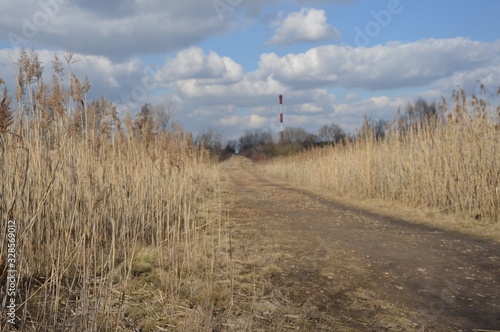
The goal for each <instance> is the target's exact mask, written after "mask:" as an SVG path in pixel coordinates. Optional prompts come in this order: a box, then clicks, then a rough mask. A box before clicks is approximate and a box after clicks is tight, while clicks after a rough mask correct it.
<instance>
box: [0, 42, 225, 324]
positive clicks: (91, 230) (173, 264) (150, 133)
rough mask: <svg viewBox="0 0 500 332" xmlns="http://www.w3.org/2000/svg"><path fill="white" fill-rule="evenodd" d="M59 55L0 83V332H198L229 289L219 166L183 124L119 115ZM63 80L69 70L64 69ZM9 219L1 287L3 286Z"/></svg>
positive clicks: (31, 61)
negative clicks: (11, 301) (45, 74)
mask: <svg viewBox="0 0 500 332" xmlns="http://www.w3.org/2000/svg"><path fill="white" fill-rule="evenodd" d="M74 62H75V59H74V58H73V56H72V55H71V53H67V54H66V67H67V74H68V76H66V74H65V73H64V70H63V64H62V63H61V61H59V60H58V59H57V58H56V59H55V60H54V62H53V66H54V71H55V74H54V75H53V77H52V80H51V84H47V83H45V82H44V80H43V78H42V71H43V68H42V67H41V64H40V62H39V60H38V56H37V54H36V53H35V52H33V51H31V52H25V51H22V52H21V55H20V58H19V63H18V67H19V72H18V73H17V81H18V87H17V91H16V92H15V95H14V96H11V95H9V93H8V91H7V88H6V87H5V84H4V82H3V80H2V81H0V102H1V107H0V151H1V152H0V168H1V171H0V214H1V218H2V225H6V224H7V221H8V220H15V221H16V222H17V232H16V235H17V238H16V241H17V252H16V254H17V255H16V264H17V265H16V267H17V270H18V271H19V274H18V277H19V278H18V281H17V294H16V295H17V305H18V309H17V312H16V314H17V319H16V324H15V325H11V324H9V323H7V322H6V315H5V314H4V313H5V311H4V310H2V317H1V320H0V322H1V326H0V330H1V331H7V330H9V329H11V330H20V331H166V330H167V329H168V330H207V329H209V326H215V325H216V324H217V322H216V317H217V315H216V313H217V312H221V311H223V309H222V308H225V307H228V304H229V301H230V299H231V289H230V287H229V286H230V282H229V268H228V266H229V265H228V259H227V255H226V253H227V249H228V248H227V238H226V234H227V233H226V232H225V231H224V223H222V218H221V215H220V211H219V210H218V206H219V202H218V195H219V192H218V181H219V180H218V173H217V166H216V165H215V164H214V163H213V162H212V161H211V160H210V158H209V156H208V154H207V152H206V151H205V150H204V149H198V148H195V147H194V145H193V144H192V137H191V136H190V135H189V134H187V133H185V132H184V131H183V130H182V128H180V127H178V128H172V129H171V130H159V129H158V124H157V123H155V121H154V120H153V118H152V117H151V114H147V112H146V113H141V115H140V116H138V117H137V118H136V119H134V120H132V119H131V118H130V117H127V119H126V121H125V126H126V127H127V131H126V132H127V134H125V133H124V130H122V129H121V123H120V121H119V119H118V117H117V113H116V110H115V108H114V106H113V105H112V103H111V102H109V101H107V100H105V99H104V98H101V99H99V100H95V101H93V102H92V103H89V102H88V101H87V91H88V90H89V88H90V85H89V83H88V82H87V80H85V81H84V82H83V83H80V82H79V81H78V79H77V78H76V77H75V76H74V75H73V74H72V72H71V64H72V63H74ZM64 77H68V79H64ZM6 236H7V232H6V227H3V228H2V230H1V232H0V243H2V246H1V248H0V258H1V259H0V273H1V274H0V276H1V280H0V282H1V285H2V290H1V292H0V295H1V301H2V308H4V305H5V300H6V294H5V292H4V285H5V284H6V273H5V272H6V269H7V267H6V265H5V259H6V257H7V246H6V245H4V244H5V243H6Z"/></svg>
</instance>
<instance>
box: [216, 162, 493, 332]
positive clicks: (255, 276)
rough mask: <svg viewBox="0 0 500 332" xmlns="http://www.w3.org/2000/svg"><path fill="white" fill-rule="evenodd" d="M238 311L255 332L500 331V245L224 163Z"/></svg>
mask: <svg viewBox="0 0 500 332" xmlns="http://www.w3.org/2000/svg"><path fill="white" fill-rule="evenodd" d="M221 167H222V168H223V174H225V181H224V186H223V187H224V190H225V193H224V195H223V201H224V203H225V205H226V211H227V213H228V216H229V225H230V230H231V247H232V260H233V265H234V272H233V277H234V286H233V287H234V305H233V307H232V312H233V313H234V314H235V316H233V317H237V318H234V319H231V321H230V322H229V323H227V324H225V327H224V328H223V329H227V330H247V331H292V330H300V331H474V330H478V331H480V330H481V329H487V330H495V329H497V330H500V302H499V301H500V291H499V289H500V288H499V283H500V246H499V243H495V242H492V241H487V240H481V239H477V238H473V237H471V236H469V235H464V234H461V233H458V232H453V231H447V230H443V229H439V228H434V227H431V226H426V225H421V224H415V223H411V222H408V221H405V220H402V219H397V218H394V217H390V216H384V215H378V214H375V213H372V212H366V211H362V210H358V209H354V208H351V207H347V206H345V205H342V204H340V203H338V202H335V201H333V200H331V199H327V198H325V197H322V196H319V195H317V194H314V193H311V192H309V191H306V190H303V189H299V188H294V187H291V186H289V185H284V184H283V183H280V182H278V181H275V180H272V179H270V178H268V177H266V176H265V175H263V174H262V173H261V172H260V171H259V170H258V169H257V168H256V167H255V166H254V165H253V164H252V163H251V162H249V161H248V160H247V159H245V158H243V157H232V158H230V159H229V160H228V161H226V162H224V163H223V164H222V166H221Z"/></svg>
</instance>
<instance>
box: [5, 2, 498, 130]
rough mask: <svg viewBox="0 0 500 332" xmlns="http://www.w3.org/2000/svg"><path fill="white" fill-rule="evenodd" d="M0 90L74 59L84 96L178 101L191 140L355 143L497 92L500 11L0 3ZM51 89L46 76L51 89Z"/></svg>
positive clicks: (479, 5)
mask: <svg viewBox="0 0 500 332" xmlns="http://www.w3.org/2000/svg"><path fill="white" fill-rule="evenodd" d="M0 7H1V8H0V9H1V11H0V77H2V78H4V79H5V80H6V81H7V83H8V85H9V88H10V89H11V90H12V91H13V90H14V89H15V88H14V80H13V76H14V70H13V67H12V64H11V60H10V58H15V57H16V55H17V53H18V51H19V47H25V48H31V47H34V48H35V49H36V50H37V51H38V52H39V53H40V58H41V60H42V61H43V62H44V63H45V67H46V68H47V70H46V71H47V74H50V61H51V60H52V58H53V56H54V54H55V53H57V54H59V56H60V57H61V58H62V55H63V54H64V51H65V50H67V49H72V50H73V52H74V53H76V56H77V57H78V58H79V59H80V60H81V61H79V62H78V63H77V64H75V66H74V70H75V72H76V73H77V74H78V75H79V76H80V77H82V78H83V76H84V75H85V74H87V75H88V76H89V79H90V82H91V84H92V88H91V94H92V95H93V96H95V97H98V96H100V95H101V94H104V95H105V96H106V97H107V98H109V99H111V100H113V101H114V102H115V103H116V105H117V106H118V109H119V110H120V114H121V115H122V116H123V115H124V114H125V112H126V111H128V112H130V113H132V114H133V113H136V112H137V111H138V110H139V109H140V106H141V105H142V104H144V103H146V102H148V103H151V104H158V103H163V102H165V101H166V100H172V101H173V103H174V104H175V106H176V108H177V113H176V116H175V119H176V120H177V121H179V122H181V123H182V124H183V126H184V127H185V128H186V129H187V130H189V131H192V132H193V133H195V134H196V132H197V131H198V130H200V129H203V128H205V127H206V126H208V125H212V126H219V127H221V128H222V129H223V130H224V132H225V134H226V137H227V138H228V139H233V138H237V137H238V136H240V135H241V134H242V133H244V131H245V130H248V129H250V130H253V129H263V130H272V131H273V132H275V133H277V131H278V128H279V125H278V124H277V119H278V117H277V113H278V106H277V103H278V95H279V94H283V95H284V96H285V122H286V125H287V126H296V127H303V128H305V129H307V130H308V131H310V132H316V131H317V130H318V128H319V127H320V126H321V125H322V124H325V123H333V122H334V123H337V124H340V125H341V126H342V127H343V128H344V129H345V130H347V131H350V132H354V131H355V130H356V128H357V127H359V126H360V124H361V122H362V119H363V117H364V116H365V114H366V115H367V116H369V117H372V118H382V119H386V120H390V119H391V118H392V117H393V115H394V114H395V112H396V110H397V108H398V107H399V106H404V105H405V104H406V103H408V102H410V101H413V100H415V99H416V98H418V97H423V98H425V99H427V100H429V101H432V100H437V99H439V98H440V97H441V96H444V97H445V98H447V97H449V96H450V94H451V92H452V90H453V89H455V88H457V87H458V86H461V87H463V88H465V89H466V90H467V91H468V92H470V93H473V92H474V91H477V88H478V85H479V83H478V81H481V82H483V83H484V84H486V86H487V87H490V88H491V89H495V87H498V86H500V38H499V31H500V23H499V20H498V14H499V13H500V1H497V0H482V1H476V2H473V1H464V0H456V1H429V0H370V1H368V0H350V1H349V0H338V1H324V0H306V1H299V0H295V1H285V0H267V1H264V0H254V1H250V0H170V1H164V0H148V1H146V0H109V1H94V0H92V1H89V0H71V1H70V0H39V1H29V0H3V1H2V4H1V5H0ZM47 79H49V76H47Z"/></svg>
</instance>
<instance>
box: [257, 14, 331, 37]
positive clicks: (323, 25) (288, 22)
mask: <svg viewBox="0 0 500 332" xmlns="http://www.w3.org/2000/svg"><path fill="white" fill-rule="evenodd" d="M275 24H276V25H277V26H278V28H277V29H276V32H275V34H274V36H273V37H272V38H271V39H270V40H269V41H267V43H266V44H268V45H289V44H292V43H297V42H320V41H326V40H335V39H339V37H340V33H339V31H338V30H337V29H335V28H334V27H333V26H331V25H329V24H328V23H327V22H326V13H325V11H324V10H321V9H315V8H302V9H301V11H300V12H293V13H290V14H289V15H288V16H287V17H285V18H284V19H280V20H279V21H278V22H277V23H275Z"/></svg>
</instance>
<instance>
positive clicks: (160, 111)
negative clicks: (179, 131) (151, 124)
mask: <svg viewBox="0 0 500 332" xmlns="http://www.w3.org/2000/svg"><path fill="white" fill-rule="evenodd" d="M176 112H177V108H176V107H175V105H174V103H173V101H172V99H167V100H166V101H165V102H163V103H160V104H157V105H155V106H154V107H153V113H154V118H155V120H156V123H157V124H158V130H159V131H166V130H167V128H168V123H169V122H170V121H171V120H172V118H173V117H174V115H175V113H176Z"/></svg>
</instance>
